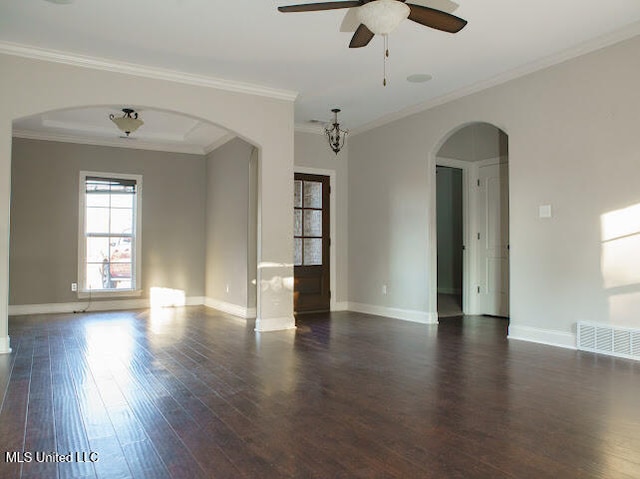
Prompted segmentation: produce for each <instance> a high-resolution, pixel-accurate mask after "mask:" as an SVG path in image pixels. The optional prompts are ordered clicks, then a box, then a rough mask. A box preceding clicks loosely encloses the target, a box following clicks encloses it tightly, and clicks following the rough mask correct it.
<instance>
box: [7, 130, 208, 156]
mask: <svg viewBox="0 0 640 479" xmlns="http://www.w3.org/2000/svg"><path fill="white" fill-rule="evenodd" d="M12 136H13V137H14V138H23V139H26V140H42V141H57V142H60V143H77V144H80V145H93V146H108V147H111V148H129V149H133V150H151V151H164V152H167V153H186V154H189V155H204V154H206V151H205V149H204V148H202V147H200V146H193V145H189V146H187V145H176V144H167V145H163V144H158V143H151V142H148V141H144V140H138V139H136V138H130V139H124V138H113V139H109V138H86V137H81V136H74V135H61V134H57V133H50V132H46V133H45V132H41V131H33V130H16V129H14V130H13V135H12Z"/></svg>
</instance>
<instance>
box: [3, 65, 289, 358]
mask: <svg viewBox="0 0 640 479" xmlns="http://www.w3.org/2000/svg"><path fill="white" fill-rule="evenodd" d="M0 67H1V69H2V70H3V71H8V72H11V75H4V76H2V78H0V102H1V103H2V105H3V108H2V110H1V111H0V178H1V180H0V352H9V351H10V346H9V334H8V296H9V284H8V278H9V233H10V232H9V229H10V228H9V217H10V215H9V211H10V198H11V180H10V178H11V142H12V139H11V138H12V122H13V120H15V119H17V118H22V117H27V116H30V115H34V114H37V113H40V112H45V111H54V110H60V109H66V108H78V107H83V106H86V105H141V106H147V105H149V106H153V107H154V108H157V109H159V110H164V111H173V112H180V113H182V114H184V115H187V116H192V117H195V118H201V119H203V120H206V121H209V122H211V123H213V124H216V125H220V126H222V127H223V128H225V129H227V130H229V131H233V132H234V133H235V134H236V135H238V136H239V137H240V138H243V139H247V141H249V142H250V143H251V144H253V145H256V146H257V147H258V148H259V161H258V164H259V165H258V181H257V183H258V210H259V211H258V218H259V223H258V255H257V256H258V258H257V263H258V268H257V269H258V274H257V284H258V285H259V288H258V299H257V310H258V311H257V320H256V329H257V330H260V331H267V330H277V329H289V328H292V327H294V326H295V321H294V318H293V313H292V309H293V294H292V291H291V290H290V289H288V288H286V287H273V288H269V287H268V288H263V287H262V285H267V286H268V285H271V284H276V285H282V284H283V279H286V278H291V277H292V276H293V272H292V266H291V257H292V251H293V240H292V238H293V219H292V216H293V215H292V210H293V199H292V197H291V194H290V193H291V191H292V188H293V184H292V183H293V179H292V178H293V131H294V128H293V123H294V122H293V101H294V99H295V97H296V95H295V93H293V92H287V91H275V90H274V91H270V90H265V91H260V90H256V89H255V88H253V89H252V88H245V87H243V86H242V85H235V84H229V85H226V84H223V83H221V84H212V83H207V82H203V81H196V80H194V79H190V78H177V77H170V78H168V77H167V75H164V76H163V75H162V74H161V72H160V73H158V72H154V71H134V70H128V69H127V68H126V67H123V66H119V67H116V66H113V67H112V68H110V67H109V65H106V66H97V67H94V68H87V67H86V65H85V64H83V63H82V61H80V60H78V61H77V62H74V60H73V59H72V58H67V59H65V64H61V63H57V62H56V61H47V60H37V59H33V58H23V57H18V56H12V55H0ZM284 284H287V282H286V281H285V282H284Z"/></svg>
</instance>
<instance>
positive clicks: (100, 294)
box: [77, 171, 142, 299]
mask: <svg viewBox="0 0 640 479" xmlns="http://www.w3.org/2000/svg"><path fill="white" fill-rule="evenodd" d="M87 176H97V177H102V178H121V179H123V180H135V181H136V194H135V196H134V199H133V200H134V208H133V214H134V216H135V217H134V222H135V225H136V235H135V241H134V243H135V250H134V251H135V264H134V265H133V272H132V276H131V277H132V282H133V284H134V285H135V286H136V287H135V288H132V289H118V290H112V291H108V290H97V291H90V290H88V289H83V288H84V285H85V279H86V278H85V275H86V268H85V263H86V255H87V251H86V249H87V242H86V240H85V234H84V220H85V211H84V210H85V198H86V191H85V190H86V179H87ZM78 190H79V191H78V199H79V201H78V293H77V295H78V298H80V299H85V298H90V297H91V298H114V297H131V296H141V295H142V289H141V288H140V285H141V284H142V215H141V214H140V211H141V208H142V175H131V174H126V173H105V172H100V171H80V176H79V186H78Z"/></svg>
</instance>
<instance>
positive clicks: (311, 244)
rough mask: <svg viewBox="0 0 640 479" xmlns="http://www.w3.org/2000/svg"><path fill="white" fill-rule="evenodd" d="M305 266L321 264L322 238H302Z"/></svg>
mask: <svg viewBox="0 0 640 479" xmlns="http://www.w3.org/2000/svg"><path fill="white" fill-rule="evenodd" d="M304 264H305V266H312V265H319V264H320V265H321V264H322V238H305V239H304Z"/></svg>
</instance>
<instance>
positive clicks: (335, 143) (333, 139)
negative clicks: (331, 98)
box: [324, 108, 349, 155]
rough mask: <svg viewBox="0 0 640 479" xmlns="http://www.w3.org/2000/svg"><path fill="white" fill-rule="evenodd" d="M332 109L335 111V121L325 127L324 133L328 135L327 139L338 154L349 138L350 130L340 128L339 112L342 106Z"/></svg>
mask: <svg viewBox="0 0 640 479" xmlns="http://www.w3.org/2000/svg"><path fill="white" fill-rule="evenodd" d="M331 111H332V112H333V123H332V124H329V125H327V126H326V127H325V128H324V133H325V135H327V140H329V146H330V147H331V150H332V151H333V152H334V153H335V154H336V155H337V154H338V152H339V151H340V150H341V149H342V147H343V146H344V141H345V140H346V138H347V134H348V133H349V130H341V129H340V123H338V113H340V108H334V109H333V110H331Z"/></svg>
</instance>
